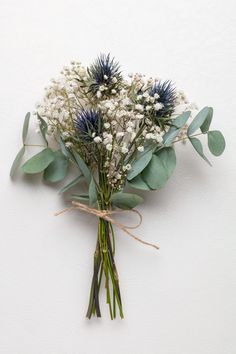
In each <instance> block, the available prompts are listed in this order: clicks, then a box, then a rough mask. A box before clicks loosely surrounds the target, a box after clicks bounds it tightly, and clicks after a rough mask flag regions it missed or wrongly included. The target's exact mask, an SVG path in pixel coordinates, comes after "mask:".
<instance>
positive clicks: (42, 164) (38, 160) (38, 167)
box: [22, 148, 55, 174]
mask: <svg viewBox="0 0 236 354" xmlns="http://www.w3.org/2000/svg"><path fill="white" fill-rule="evenodd" d="M54 158H55V154H54V153H53V151H52V150H51V149H49V148H46V149H44V150H42V151H41V152H39V153H38V154H36V155H34V156H33V157H31V159H29V160H28V161H26V163H25V164H24V165H23V166H22V169H23V171H24V172H25V173H30V174H31V173H32V174H33V173H40V172H42V171H44V170H45V168H47V167H48V165H49V164H50V163H51V162H52V161H53V160H54Z"/></svg>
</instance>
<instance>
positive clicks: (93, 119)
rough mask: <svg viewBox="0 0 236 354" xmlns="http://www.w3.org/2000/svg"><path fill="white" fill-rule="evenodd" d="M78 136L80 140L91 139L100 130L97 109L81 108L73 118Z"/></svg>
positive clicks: (99, 117)
mask: <svg viewBox="0 0 236 354" xmlns="http://www.w3.org/2000/svg"><path fill="white" fill-rule="evenodd" d="M75 126H76V129H77V133H78V137H79V139H80V140H82V141H87V142H89V141H93V138H94V136H99V135H100V134H101V132H102V118H101V115H100V112H99V111H96V110H94V109H83V110H81V111H80V112H79V113H78V115H77V118H76V120H75Z"/></svg>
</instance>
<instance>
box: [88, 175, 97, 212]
mask: <svg viewBox="0 0 236 354" xmlns="http://www.w3.org/2000/svg"><path fill="white" fill-rule="evenodd" d="M97 199H98V195H97V187H96V184H95V182H94V179H93V177H92V178H91V181H90V183H89V204H90V205H93V204H95V203H96V201H97Z"/></svg>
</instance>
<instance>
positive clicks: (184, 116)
mask: <svg viewBox="0 0 236 354" xmlns="http://www.w3.org/2000/svg"><path fill="white" fill-rule="evenodd" d="M190 114H191V112H190V111H186V112H183V113H181V114H180V115H179V116H178V117H176V118H175V119H174V120H173V122H172V127H173V126H174V127H176V128H182V127H183V126H184V125H185V124H186V123H187V120H188V119H189V117H190Z"/></svg>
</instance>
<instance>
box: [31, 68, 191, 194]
mask: <svg viewBox="0 0 236 354" xmlns="http://www.w3.org/2000/svg"><path fill="white" fill-rule="evenodd" d="M103 81H104V82H105V84H103ZM106 82H109V77H108V76H107V75H104V77H103V78H102V82H101V84H100V85H98V90H97V91H96V92H94V90H91V89H90V84H91V78H90V76H89V71H88V70H86V69H85V68H84V67H83V66H82V65H81V63H77V62H72V63H71V65H70V66H69V67H65V68H64V69H63V71H62V72H61V77H60V79H58V80H51V85H50V86H49V87H47V88H46V93H45V97H44V99H43V101H42V103H41V104H39V105H38V106H37V114H38V115H39V116H41V117H42V118H44V119H45V120H46V121H47V123H48V133H49V134H54V133H56V134H58V131H59V132H60V134H61V136H62V138H63V139H64V141H65V143H66V146H67V147H70V148H74V149H77V150H78V151H79V152H80V153H81V154H82V155H83V156H82V157H83V158H84V159H85V161H89V159H90V158H91V155H92V154H102V156H103V160H104V164H103V165H104V166H103V167H104V170H105V171H106V176H107V178H108V182H109V183H110V185H111V186H112V187H113V188H115V189H119V188H121V187H122V183H123V181H124V179H125V177H126V175H127V173H128V171H129V170H130V169H131V168H132V163H133V160H134V158H135V154H137V153H141V152H143V151H144V150H145V146H147V145H150V144H156V145H157V146H158V145H161V144H162V142H163V135H164V134H165V132H166V130H167V129H168V128H169V125H170V122H171V120H172V119H173V118H174V117H175V116H176V115H177V114H180V113H182V112H183V111H186V110H189V109H192V108H193V109H194V108H195V107H193V106H192V107H191V105H190V104H189V103H188V101H187V99H186V97H185V95H184V93H183V92H182V91H176V92H175V100H174V101H173V100H172V102H171V104H172V105H173V107H172V106H171V108H172V110H171V111H170V113H168V115H167V116H163V113H162V111H163V109H165V108H166V107H165V102H162V100H161V97H160V94H159V93H158V92H155V93H154V94H153V92H152V91H151V88H152V87H153V86H154V85H155V83H157V82H159V79H153V78H148V79H147V78H146V77H145V76H144V75H142V74H130V75H129V79H128V80H124V79H123V80H122V82H120V81H119V87H118V86H117V88H116V83H117V79H116V77H115V76H114V77H112V79H111V84H112V87H113V88H112V90H111V92H110V95H105V94H103V92H104V91H106V89H107V87H108V85H106ZM117 85H118V83H117ZM86 109H92V110H94V111H96V112H99V115H100V116H101V117H102V132H100V131H96V127H95V126H94V131H93V132H92V135H91V138H92V141H89V143H88V140H85V141H82V142H81V141H79V139H77V134H79V132H78V131H77V126H76V119H77V117H78V114H79V112H80V111H81V110H86ZM159 112H160V117H159ZM161 113H162V114H161ZM156 117H157V118H156ZM90 124H91V123H90ZM84 126H85V127H86V122H85V124H84ZM92 128H93V127H92ZM92 128H89V129H92ZM85 133H87V132H83V134H85ZM86 144H87V146H86V149H84V146H85V145H86Z"/></svg>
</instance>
